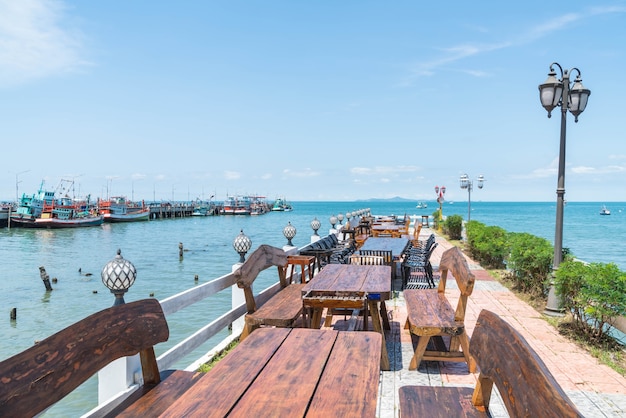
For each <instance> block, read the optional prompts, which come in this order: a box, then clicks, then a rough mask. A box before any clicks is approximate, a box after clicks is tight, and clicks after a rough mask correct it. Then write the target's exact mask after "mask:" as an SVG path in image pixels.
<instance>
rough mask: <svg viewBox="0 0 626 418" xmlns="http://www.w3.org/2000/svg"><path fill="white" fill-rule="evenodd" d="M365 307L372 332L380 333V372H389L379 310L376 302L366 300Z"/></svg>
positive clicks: (387, 355) (389, 366)
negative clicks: (366, 306) (370, 318)
mask: <svg viewBox="0 0 626 418" xmlns="http://www.w3.org/2000/svg"><path fill="white" fill-rule="evenodd" d="M367 305H368V306H369V310H370V312H371V313H372V325H373V326H374V331H376V332H378V333H380V335H381V336H382V344H383V345H382V347H381V352H380V368H381V370H391V365H390V364H389V354H387V342H386V341H385V332H384V331H383V328H382V324H381V323H380V310H379V309H378V301H376V300H371V299H368V301H367Z"/></svg>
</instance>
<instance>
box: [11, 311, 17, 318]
mask: <svg viewBox="0 0 626 418" xmlns="http://www.w3.org/2000/svg"><path fill="white" fill-rule="evenodd" d="M16 319H17V308H12V309H11V321H15V320H16Z"/></svg>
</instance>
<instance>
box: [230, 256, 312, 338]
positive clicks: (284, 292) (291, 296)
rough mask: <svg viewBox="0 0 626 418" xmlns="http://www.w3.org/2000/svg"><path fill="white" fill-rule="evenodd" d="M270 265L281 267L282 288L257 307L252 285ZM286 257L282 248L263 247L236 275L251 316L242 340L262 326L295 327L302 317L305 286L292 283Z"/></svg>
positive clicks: (247, 318)
mask: <svg viewBox="0 0 626 418" xmlns="http://www.w3.org/2000/svg"><path fill="white" fill-rule="evenodd" d="M270 266H276V267H277V268H278V277H279V280H280V289H279V291H278V292H277V293H275V294H274V295H272V296H271V298H270V299H269V300H267V301H265V302H264V303H262V304H259V305H260V307H257V300H255V298H254V292H253V291H252V284H253V283H254V281H255V280H256V278H257V276H258V275H259V273H260V272H261V271H263V270H265V269H266V268H268V267H270ZM286 267H287V254H286V253H285V252H284V251H283V250H281V249H280V248H275V247H271V246H269V245H261V246H259V248H257V249H256V250H255V251H254V252H253V253H252V254H251V255H250V257H248V259H247V260H246V262H245V263H243V265H242V266H241V268H239V270H237V271H236V272H235V274H236V275H237V276H238V277H239V278H238V279H237V286H238V287H239V288H241V289H243V291H244V296H245V298H246V307H247V309H248V313H247V314H246V317H245V321H246V323H245V327H244V329H243V331H242V333H241V337H240V340H241V341H242V340H244V339H245V338H246V337H247V336H248V335H249V334H250V333H251V332H252V331H254V330H255V329H256V328H258V327H261V326H273V327H293V326H295V324H296V321H298V320H299V319H300V318H301V316H302V288H303V287H304V286H305V283H290V282H289V280H287V274H286V270H287V269H286Z"/></svg>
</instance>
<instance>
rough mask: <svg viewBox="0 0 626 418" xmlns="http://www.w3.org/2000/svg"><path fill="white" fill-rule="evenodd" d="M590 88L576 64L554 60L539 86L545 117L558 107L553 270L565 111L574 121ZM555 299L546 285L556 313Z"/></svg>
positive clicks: (559, 237) (559, 239) (559, 244)
mask: <svg viewBox="0 0 626 418" xmlns="http://www.w3.org/2000/svg"><path fill="white" fill-rule="evenodd" d="M555 66H556V67H558V68H559V71H560V72H561V79H557V78H556V75H557V74H556V71H555V70H554V67H555ZM573 71H576V73H577V75H576V79H575V80H574V83H573V85H572V86H571V87H570V73H571V72H573ZM590 94H591V91H589V90H588V89H586V88H584V87H583V83H582V78H581V77H580V70H579V69H578V68H576V67H574V68H572V69H571V70H563V68H562V67H561V66H560V65H559V64H558V63H556V62H553V63H552V64H550V72H549V73H548V79H547V80H546V82H545V83H543V84H540V85H539V98H540V100H541V105H542V106H543V107H544V108H545V109H546V110H547V111H548V117H551V116H552V109H554V108H555V107H557V106H561V138H560V148H559V171H558V180H557V187H556V228H555V234H554V261H553V263H552V270H553V272H554V271H556V270H557V269H558V268H559V265H560V264H561V261H563V206H564V200H565V132H566V119H567V111H568V109H569V111H570V112H571V113H572V115H574V122H578V115H580V114H581V113H582V112H583V111H584V110H585V107H586V106H587V100H588V99H589V95H590ZM559 305H560V303H559V300H558V298H557V297H556V292H555V289H554V284H553V283H552V284H551V285H550V292H549V294H548V302H547V305H546V310H547V311H549V312H560V311H561V307H560V306H559Z"/></svg>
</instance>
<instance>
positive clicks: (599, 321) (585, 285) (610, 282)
mask: <svg viewBox="0 0 626 418" xmlns="http://www.w3.org/2000/svg"><path fill="white" fill-rule="evenodd" d="M555 289H556V292H557V295H559V296H560V298H561V302H562V304H563V307H564V308H565V309H566V310H568V311H569V312H572V314H573V315H574V320H575V323H576V326H577V328H578V329H579V330H580V331H582V332H584V333H586V334H587V335H588V336H589V337H591V338H596V339H599V340H601V339H602V338H604V336H605V334H606V333H607V332H608V331H610V329H611V327H612V325H613V321H614V320H615V318H617V317H619V316H623V315H625V314H626V274H625V273H624V272H622V271H620V270H619V268H618V267H617V265H616V264H614V263H609V264H605V263H592V264H588V265H585V264H583V263H580V262H576V261H565V262H563V263H561V265H560V266H559V268H558V269H557V271H556V274H555Z"/></svg>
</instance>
